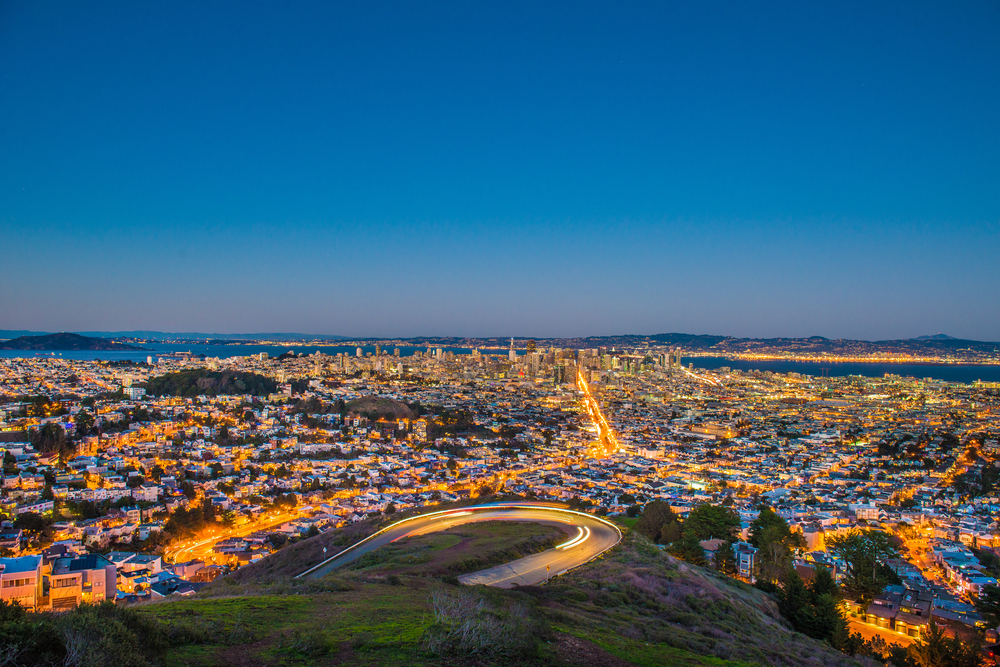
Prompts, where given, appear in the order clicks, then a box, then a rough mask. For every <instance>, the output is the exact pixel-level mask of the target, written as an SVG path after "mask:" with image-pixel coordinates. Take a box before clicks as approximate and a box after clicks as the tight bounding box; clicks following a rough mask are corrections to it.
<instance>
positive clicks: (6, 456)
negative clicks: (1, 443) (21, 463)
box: [3, 451, 17, 475]
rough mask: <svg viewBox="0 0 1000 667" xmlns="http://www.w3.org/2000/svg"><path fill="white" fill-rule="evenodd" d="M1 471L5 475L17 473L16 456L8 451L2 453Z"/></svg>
mask: <svg viewBox="0 0 1000 667" xmlns="http://www.w3.org/2000/svg"><path fill="white" fill-rule="evenodd" d="M3 471H4V474H6V475H16V474H17V457H15V456H14V455H13V454H11V453H10V452H9V451H5V452H4V453H3Z"/></svg>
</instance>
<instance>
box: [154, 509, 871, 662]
mask: <svg viewBox="0 0 1000 667" xmlns="http://www.w3.org/2000/svg"><path fill="white" fill-rule="evenodd" d="M519 527H520V528H522V530H523V531H524V534H523V535H522V537H521V538H520V539H522V540H523V539H542V540H544V539H545V537H546V535H545V533H546V530H547V528H546V527H543V526H537V525H536V526H535V527H534V528H531V527H528V528H525V527H524V526H523V525H522V526H519ZM352 528H354V529H355V531H362V530H363V529H362V528H358V527H352ZM489 528H490V526H489V524H480V525H476V526H463V527H461V528H460V529H458V530H456V531H452V533H453V534H445V533H442V534H439V535H437V536H425V537H421V538H416V539H412V540H409V541H407V542H401V543H399V544H398V545H396V546H395V547H394V548H393V549H390V550H387V551H383V556H384V557H383V558H382V559H381V560H379V561H377V562H376V561H373V562H371V563H359V564H358V565H357V568H356V569H352V570H348V571H343V570H342V571H340V572H338V573H337V575H336V576H330V577H325V578H323V579H320V580H292V579H290V578H289V577H288V576H287V575H286V574H285V572H284V569H285V568H289V567H291V563H293V562H294V561H298V560H299V559H300V558H302V557H303V556H304V555H305V553H306V549H308V550H310V551H312V550H316V551H319V552H322V545H323V544H324V543H327V544H330V543H332V542H333V541H336V540H337V539H344V540H345V541H353V540H354V539H356V537H357V535H353V536H343V535H340V536H338V535H337V534H336V533H328V534H324V535H321V536H319V537H317V538H313V539H312V540H307V541H305V542H303V543H300V544H298V545H294V546H296V547H298V549H297V550H296V551H297V552H298V553H289V554H284V557H285V560H284V561H283V562H279V563H277V564H276V565H273V566H272V567H269V568H265V567H261V565H262V564H257V565H255V566H254V568H247V569H245V570H243V571H241V572H240V573H237V574H238V575H239V576H231V577H226V578H224V579H222V580H220V581H218V582H217V583H215V584H214V585H212V586H211V587H209V588H207V589H206V590H205V591H203V592H202V593H200V594H199V595H198V596H196V597H194V598H190V599H185V600H171V601H164V602H160V603H153V604H148V605H145V606H142V607H139V611H140V613H141V614H142V615H143V616H144V617H147V618H150V619H152V620H154V621H156V622H157V623H158V624H159V625H160V626H161V627H162V628H164V632H165V633H166V636H167V637H168V639H169V648H168V649H167V650H166V652H165V653H164V654H163V655H162V661H163V663H164V664H166V665H240V666H250V665H333V664H346V665H398V664H407V665H426V666H432V665H482V666H486V665H510V664H523V665H550V664H551V665H564V666H566V667H570V666H575V665H579V666H581V667H583V666H584V665H586V666H591V665H596V666H598V667H605V666H606V667H621V666H624V665H643V666H645V665H649V666H650V667H652V666H654V665H655V666H656V667H660V666H662V665H692V666H693V665H717V666H731V667H736V666H748V665H789V666H791V665H795V666H797V667H798V666H806V667H821V666H831V667H832V666H834V665H852V664H857V663H856V662H854V661H853V660H851V659H850V658H848V657H846V656H844V655H843V654H841V653H838V652H836V651H834V650H833V649H831V648H829V647H828V646H826V645H825V644H822V643H819V642H816V641H814V640H812V639H809V638H807V637H805V636H804V635H801V634H798V633H795V632H793V631H792V630H791V629H789V628H788V626H787V625H786V624H785V622H784V621H783V620H782V619H781V617H780V615H779V614H778V611H777V609H776V607H775V605H774V603H773V602H772V601H771V600H770V598H768V597H767V596H765V595H764V594H762V593H761V592H760V591H757V590H755V589H752V588H750V587H749V586H744V585H743V584H740V583H739V582H735V581H733V580H731V579H726V578H723V577H719V576H718V575H716V574H715V573H713V572H710V571H707V570H703V569H701V568H697V567H693V566H690V565H687V564H685V563H682V562H679V561H676V560H675V559H673V558H672V557H670V556H669V555H667V554H665V553H663V552H662V551H660V550H659V549H658V548H657V547H655V546H654V545H652V544H650V543H649V542H647V541H646V540H645V539H644V538H642V537H640V536H637V535H629V536H627V537H626V539H625V541H624V542H623V543H622V544H621V545H619V546H618V547H616V548H615V549H614V550H612V551H611V552H609V553H608V554H607V555H606V556H605V557H603V558H601V559H599V560H597V561H595V562H593V563H590V564H588V565H585V566H583V567H581V568H579V569H577V570H576V571H574V572H571V573H569V574H567V575H564V576H562V577H560V578H558V579H556V580H553V581H552V582H551V583H550V584H548V585H546V586H531V587H522V588H520V589H515V590H511V591H503V590H496V589H489V588H486V587H464V586H457V585H453V584H449V583H446V582H448V581H452V582H453V581H454V579H453V578H451V577H450V576H448V575H446V574H442V573H446V572H449V571H450V570H451V568H452V567H453V566H454V564H455V563H456V562H461V561H463V560H466V559H469V558H487V557H488V555H489V554H490V553H491V552H495V551H496V550H497V547H498V545H509V544H510V542H511V539H512V536H513V533H511V531H512V530H514V527H511V526H510V525H507V526H504V525H503V524H499V525H497V526H496V527H495V528H496V532H495V533H494V534H492V535H491V534H490V530H489ZM370 529H371V527H369V530H370ZM528 534H530V535H531V537H530V538H525V537H524V535H528ZM310 542H315V544H314V545H310V544H309V543H310ZM459 545H461V548H460V549H456V547H458V546H459ZM277 556H282V552H279V554H277V555H276V557H277ZM267 560H270V559H267Z"/></svg>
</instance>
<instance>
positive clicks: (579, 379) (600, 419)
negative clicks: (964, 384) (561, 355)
mask: <svg viewBox="0 0 1000 667" xmlns="http://www.w3.org/2000/svg"><path fill="white" fill-rule="evenodd" d="M576 384H577V386H578V387H579V388H580V391H581V392H583V404H584V406H585V407H586V408H587V412H588V413H589V414H590V418H591V420H592V421H593V422H594V426H596V427H597V433H598V436H599V437H600V440H601V445H603V449H604V455H605V456H607V455H609V454H614V453H615V452H617V451H618V450H619V449H620V446H619V444H618V438H617V436H615V432H614V431H613V430H612V429H611V424H609V423H608V420H607V419H606V418H605V417H604V415H603V414H601V408H600V407H599V406H598V405H597V400H596V399H595V398H594V396H593V395H592V394H591V393H590V385H588V384H587V381H586V380H585V379H584V378H583V371H582V370H579V371H577V374H576Z"/></svg>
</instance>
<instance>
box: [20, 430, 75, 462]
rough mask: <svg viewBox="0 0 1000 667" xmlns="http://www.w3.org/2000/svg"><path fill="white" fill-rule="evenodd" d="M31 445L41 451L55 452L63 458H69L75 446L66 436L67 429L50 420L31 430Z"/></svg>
mask: <svg viewBox="0 0 1000 667" xmlns="http://www.w3.org/2000/svg"><path fill="white" fill-rule="evenodd" d="M30 439H31V446H32V447H34V448H35V449H37V450H38V451H40V452H46V453H55V454H58V455H59V456H60V457H61V458H68V457H69V456H70V455H71V454H72V453H73V451H74V450H73V447H72V445H70V444H69V440H68V439H67V438H66V431H64V430H63V427H62V426H60V425H59V424H56V423H55V422H49V423H48V424H45V425H44V426H42V427H41V428H39V429H35V430H34V431H32V432H31V436H30Z"/></svg>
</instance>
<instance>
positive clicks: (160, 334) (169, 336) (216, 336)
mask: <svg viewBox="0 0 1000 667" xmlns="http://www.w3.org/2000/svg"><path fill="white" fill-rule="evenodd" d="M47 333H49V332H47V331H25V330H12V329H0V339H5V338H18V337H20V336H44V335H46V334H47ZM74 333H78V334H80V335H81V336H90V337H93V338H138V339H142V340H285V341H287V340H347V337H346V336H333V335H329V334H303V333H228V334H222V333H198V332H179V333H170V332H166V331H76V332H74Z"/></svg>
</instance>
